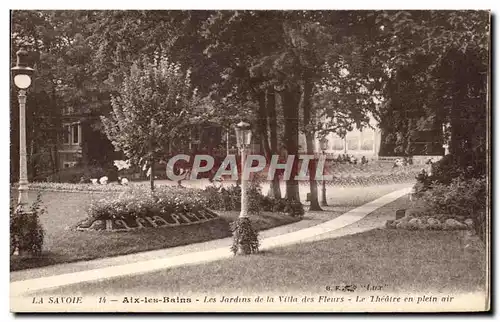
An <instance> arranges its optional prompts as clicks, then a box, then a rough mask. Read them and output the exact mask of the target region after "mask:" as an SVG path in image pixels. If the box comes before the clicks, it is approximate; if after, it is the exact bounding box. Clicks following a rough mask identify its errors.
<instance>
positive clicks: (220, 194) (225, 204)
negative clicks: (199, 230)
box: [202, 182, 304, 217]
mask: <svg viewBox="0 0 500 322" xmlns="http://www.w3.org/2000/svg"><path fill="white" fill-rule="evenodd" d="M202 195H203V196H204V198H205V199H206V204H207V207H208V208H210V209H212V210H225V211H231V210H241V187H240V186H230V187H229V188H224V187H220V188H218V187H215V186H208V187H206V188H205V190H203V193H202ZM248 198H249V200H248V211H249V213H251V214H259V213H260V212H261V211H269V212H285V213H288V214H289V215H290V216H293V217H296V216H298V217H302V216H303V215H304V208H303V206H302V204H301V203H300V202H299V201H289V200H286V199H274V198H270V197H268V196H264V195H263V194H262V192H261V188H260V185H259V184H258V183H255V182H251V183H250V184H249V187H248Z"/></svg>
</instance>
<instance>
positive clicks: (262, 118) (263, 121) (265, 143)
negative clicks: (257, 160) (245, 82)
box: [257, 91, 271, 162]
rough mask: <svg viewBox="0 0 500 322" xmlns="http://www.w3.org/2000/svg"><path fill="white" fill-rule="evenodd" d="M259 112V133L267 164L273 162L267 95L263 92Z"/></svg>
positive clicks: (260, 94) (260, 97)
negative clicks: (268, 126)
mask: <svg viewBox="0 0 500 322" xmlns="http://www.w3.org/2000/svg"><path fill="white" fill-rule="evenodd" d="M258 100H259V110H258V113H257V116H258V117H257V119H258V121H257V129H258V131H259V136H260V140H261V143H262V147H263V148H264V156H265V157H266V160H267V162H269V160H271V147H270V146H269V140H268V135H267V113H266V93H265V92H263V91H261V92H259V94H258Z"/></svg>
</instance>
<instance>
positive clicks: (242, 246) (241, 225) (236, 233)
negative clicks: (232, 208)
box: [231, 218, 259, 255]
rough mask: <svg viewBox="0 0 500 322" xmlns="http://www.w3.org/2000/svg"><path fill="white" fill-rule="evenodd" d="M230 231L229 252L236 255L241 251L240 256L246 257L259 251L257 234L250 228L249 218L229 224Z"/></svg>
mask: <svg viewBox="0 0 500 322" xmlns="http://www.w3.org/2000/svg"><path fill="white" fill-rule="evenodd" d="M231 231H232V232H233V244H232V245H231V251H232V252H233V254H235V255H236V254H237V253H238V251H241V253H242V254H244V255H248V254H253V253H257V252H258V251H259V239H258V236H259V235H258V234H259V233H258V232H257V231H256V230H255V229H254V228H253V227H252V223H251V222H250V219H249V218H238V219H237V220H236V221H234V222H232V223H231Z"/></svg>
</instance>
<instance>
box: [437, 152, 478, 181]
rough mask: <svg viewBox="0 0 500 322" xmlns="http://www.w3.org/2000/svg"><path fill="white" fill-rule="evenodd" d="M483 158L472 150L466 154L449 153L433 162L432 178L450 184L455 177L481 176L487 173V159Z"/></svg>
mask: <svg viewBox="0 0 500 322" xmlns="http://www.w3.org/2000/svg"><path fill="white" fill-rule="evenodd" d="M483 159H484V157H483V158H481V157H477V155H476V154H474V152H472V151H471V152H469V153H467V154H464V155H454V154H447V155H445V156H444V157H443V158H442V159H441V160H439V161H437V162H436V163H434V164H432V166H431V167H432V175H431V176H430V180H431V181H433V182H434V181H436V182H439V183H442V184H450V183H451V182H452V180H453V179H455V178H458V177H463V178H465V179H473V178H481V177H483V176H484V175H485V160H483Z"/></svg>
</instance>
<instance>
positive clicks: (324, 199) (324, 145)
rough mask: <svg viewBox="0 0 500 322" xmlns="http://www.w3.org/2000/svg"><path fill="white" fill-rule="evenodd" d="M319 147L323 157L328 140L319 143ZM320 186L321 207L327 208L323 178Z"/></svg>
mask: <svg viewBox="0 0 500 322" xmlns="http://www.w3.org/2000/svg"><path fill="white" fill-rule="evenodd" d="M320 147H321V153H322V154H323V157H325V151H326V150H327V149H328V140H327V139H326V138H323V139H322V140H321V141H320ZM325 163H326V158H325ZM321 185H322V189H321V190H322V196H321V205H322V206H328V203H327V202H326V184H325V179H324V178H323V180H321Z"/></svg>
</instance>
